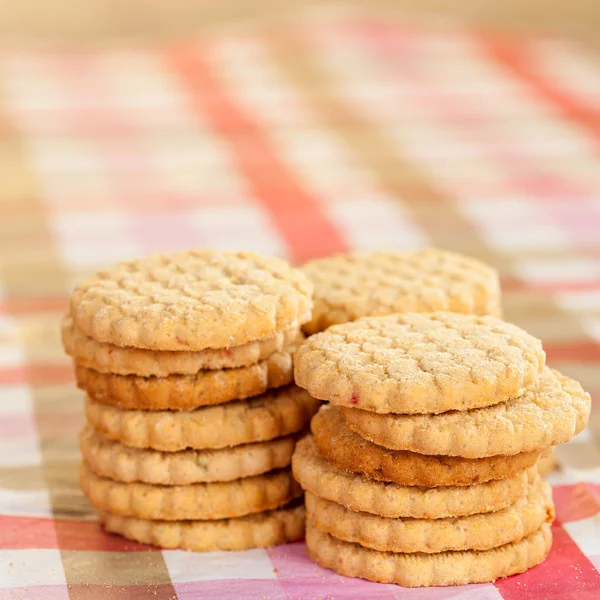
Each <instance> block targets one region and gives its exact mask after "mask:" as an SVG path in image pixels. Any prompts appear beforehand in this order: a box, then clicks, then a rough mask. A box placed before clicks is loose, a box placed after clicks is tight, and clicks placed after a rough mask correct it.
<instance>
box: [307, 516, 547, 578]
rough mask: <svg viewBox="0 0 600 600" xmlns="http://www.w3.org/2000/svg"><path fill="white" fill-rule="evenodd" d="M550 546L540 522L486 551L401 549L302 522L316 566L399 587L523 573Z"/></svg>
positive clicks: (308, 548) (308, 547)
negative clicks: (380, 547) (381, 548)
mask: <svg viewBox="0 0 600 600" xmlns="http://www.w3.org/2000/svg"><path fill="white" fill-rule="evenodd" d="M551 545H552V533H551V531H550V526H549V525H547V524H545V525H542V526H541V527H540V528H539V529H538V530H537V531H535V532H534V533H532V534H530V535H528V536H527V537H526V538H523V539H522V540H520V541H518V542H514V543H512V544H507V545H505V546H500V547H499V548H493V549H491V550H483V551H478V550H466V551H464V552H441V553H439V554H402V553H394V552H378V551H377V550H370V549H368V548H363V547H362V546H359V545H358V544H351V543H348V542H343V541H341V540H338V539H337V538H335V537H333V536H331V535H329V534H328V533H325V532H324V531H321V530H320V529H318V528H317V527H315V526H314V525H313V524H312V523H311V522H310V520H309V521H308V522H307V525H306V550H307V552H308V555H309V556H310V557H311V558H312V559H313V560H315V561H316V562H317V563H319V564H320V565H321V566H323V567H326V568H328V569H333V570H334V571H335V572H336V573H339V574H340V575H346V576H347V577H361V578H363V579H369V580H370V581H379V582H381V583H397V584H399V585H402V586H404V587H423V586H441V585H464V584H467V583H483V582H486V581H495V580H496V579H499V578H500V577H508V576H509V575H515V574H516V573H523V572H524V571H526V570H527V569H530V568H531V567H534V566H535V565H538V564H539V563H541V562H542V561H543V560H544V559H545V558H546V556H547V555H548V552H549V551H550V547H551Z"/></svg>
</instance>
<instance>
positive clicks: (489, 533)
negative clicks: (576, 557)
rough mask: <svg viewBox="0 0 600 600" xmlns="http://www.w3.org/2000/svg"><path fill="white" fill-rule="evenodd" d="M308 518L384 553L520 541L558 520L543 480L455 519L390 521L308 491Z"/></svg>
mask: <svg viewBox="0 0 600 600" xmlns="http://www.w3.org/2000/svg"><path fill="white" fill-rule="evenodd" d="M306 510H307V515H308V518H309V519H310V520H311V521H312V522H313V523H314V524H315V525H316V526H317V527H318V528H319V529H321V530H322V531H326V532H327V533H330V534H331V535H333V536H334V537H336V538H338V539H340V540H344V541H345V542H353V543H355V544H360V545H361V546H364V547H366V548H371V549H373V550H379V551H382V552H425V553H428V554H429V553H433V552H447V551H449V550H453V551H458V550H489V549H490V548H496V547H497V546H503V545H504V544H510V543H512V542H516V541H518V540H520V539H523V538H524V537H526V536H528V535H529V534H531V533H533V532H534V531H536V530H537V529H539V528H540V527H541V526H542V524H543V523H546V522H548V523H551V522H552V521H553V519H554V505H553V504H552V492H551V490H550V486H549V485H548V484H547V483H544V482H543V481H542V480H541V479H539V480H537V481H536V482H535V483H531V484H529V487H528V490H527V495H526V496H524V497H523V498H521V499H519V500H518V501H517V502H515V504H512V505H511V506H509V507H507V508H505V509H503V510H501V511H498V512H492V513H487V514H481V515H470V516H468V517H462V518H458V519H457V518H451V519H387V518H385V517H379V516H377V515H372V514H369V513H364V512H362V513H358V512H353V511H351V510H348V509H347V508H345V507H343V506H342V505H341V504H336V503H334V502H330V501H329V500H323V498H319V497H318V496H314V495H313V494H311V493H310V492H307V493H306Z"/></svg>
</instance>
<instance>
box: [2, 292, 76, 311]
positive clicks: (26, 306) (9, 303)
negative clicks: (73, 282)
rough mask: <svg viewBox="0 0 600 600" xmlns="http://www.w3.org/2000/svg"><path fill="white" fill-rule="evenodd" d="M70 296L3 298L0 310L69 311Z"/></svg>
mask: <svg viewBox="0 0 600 600" xmlns="http://www.w3.org/2000/svg"><path fill="white" fill-rule="evenodd" d="M68 306H69V300H68V296H42V297H41V298H38V297H35V298H3V299H2V301H1V302H0V312H5V313H11V314H13V315H19V314H27V313H32V312H67V308H68Z"/></svg>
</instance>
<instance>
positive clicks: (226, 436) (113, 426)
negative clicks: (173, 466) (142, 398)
mask: <svg viewBox="0 0 600 600" xmlns="http://www.w3.org/2000/svg"><path fill="white" fill-rule="evenodd" d="M320 405H321V401H320V400H316V399H315V398H313V397H312V396H311V395H310V394H309V393H308V392H307V391H306V390H303V389H302V388H299V387H297V386H295V385H294V384H291V385H288V386H286V387H282V388H279V389H276V390H271V391H269V392H267V393H265V394H262V395H261V396H256V397H254V398H250V399H248V400H243V401H239V402H228V403H227V404H218V405H216V406H206V407H203V408H198V409H197V410H193V411H187V412H184V411H170V410H157V411H147V410H125V409H121V408H117V407H115V406H111V405H110V404H103V403H101V402H94V400H92V399H91V398H89V397H86V400H85V413H86V418H87V420H88V422H89V423H90V425H92V427H94V429H96V430H97V431H99V432H100V433H102V435H104V436H105V437H107V438H110V439H112V440H116V441H119V442H122V443H123V444H125V445H127V446H132V447H135V448H153V449H154V450H162V451H164V452H176V451H178V450H185V449H186V448H195V449H197V450H203V449H205V448H226V447H228V446H238V445H240V444H250V443H253V442H263V441H267V440H272V439H274V438H276V437H280V436H284V435H288V434H290V433H295V432H297V431H300V430H301V429H303V428H304V427H305V426H306V424H307V423H308V422H309V421H310V418H311V417H312V416H313V415H314V414H315V412H317V409H318V408H319V406H320Z"/></svg>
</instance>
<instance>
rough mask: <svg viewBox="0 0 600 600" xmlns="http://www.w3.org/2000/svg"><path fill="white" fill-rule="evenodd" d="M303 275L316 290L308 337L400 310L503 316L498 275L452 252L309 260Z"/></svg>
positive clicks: (362, 254) (357, 254) (367, 254)
mask: <svg viewBox="0 0 600 600" xmlns="http://www.w3.org/2000/svg"><path fill="white" fill-rule="evenodd" d="M302 271H303V272H304V273H305V274H306V276H307V277H308V278H309V279H310V280H311V281H312V282H313V284H314V287H315V292H314V307H313V313H312V319H311V320H310V321H309V322H308V323H306V324H305V325H304V330H305V331H306V332H307V333H309V334H313V333H318V332H319V331H323V330H324V329H327V328H328V327H330V326H331V325H336V324H339V323H346V322H348V321H355V320H356V319H358V318H360V317H366V316H376V315H389V314H391V313H399V312H435V311H449V312H457V313H465V314H476V315H494V316H498V317H499V316H501V308H500V280H499V277H498V272H497V271H496V270H495V269H493V268H492V267H490V266H488V265H486V264H484V263H482V262H480V261H478V260H475V259H473V258H469V257H467V256H462V255H460V254H455V253H453V252H447V251H444V250H436V249H433V248H430V249H425V250H419V251H416V252H384V251H375V252H355V253H351V254H337V255H334V256H328V257H325V258H320V259H317V260H313V261H310V262H308V263H306V264H305V265H304V266H303V267H302Z"/></svg>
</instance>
